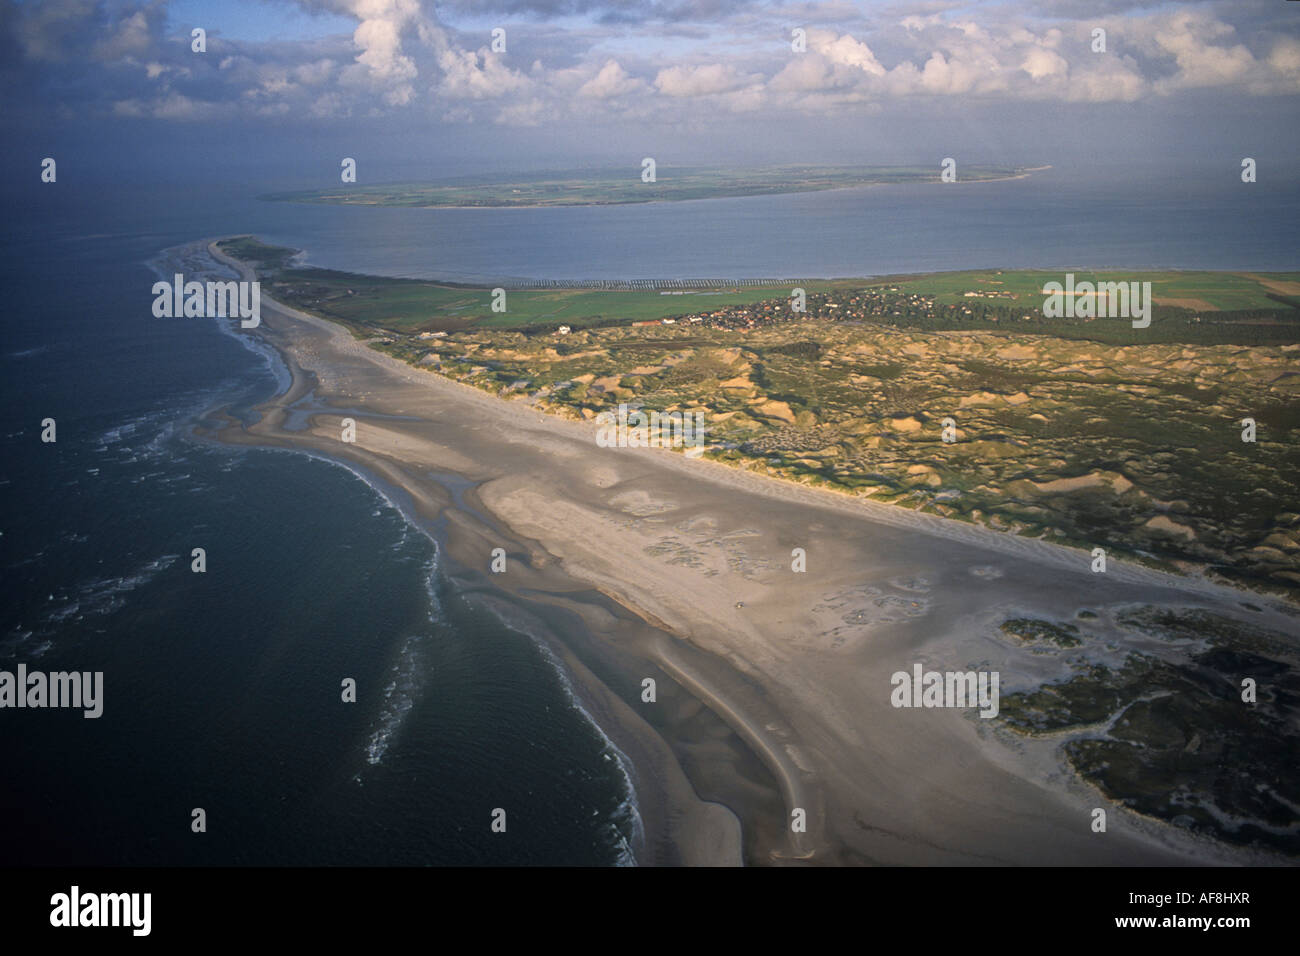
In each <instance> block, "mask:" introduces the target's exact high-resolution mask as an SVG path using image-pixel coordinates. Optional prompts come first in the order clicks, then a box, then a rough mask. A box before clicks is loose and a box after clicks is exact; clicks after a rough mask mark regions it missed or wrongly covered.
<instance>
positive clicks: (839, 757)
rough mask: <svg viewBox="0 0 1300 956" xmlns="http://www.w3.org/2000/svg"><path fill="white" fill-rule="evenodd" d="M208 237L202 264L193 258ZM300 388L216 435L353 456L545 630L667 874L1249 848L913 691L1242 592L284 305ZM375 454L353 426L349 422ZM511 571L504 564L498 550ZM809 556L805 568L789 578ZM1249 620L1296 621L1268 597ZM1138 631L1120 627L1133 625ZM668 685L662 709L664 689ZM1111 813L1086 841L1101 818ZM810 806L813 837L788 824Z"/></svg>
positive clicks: (268, 316)
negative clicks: (721, 446) (1054, 632)
mask: <svg viewBox="0 0 1300 956" xmlns="http://www.w3.org/2000/svg"><path fill="white" fill-rule="evenodd" d="M208 255H211V256H212V257H214V258H215V259H217V260H218V261H221V262H224V263H225V265H227V266H229V267H231V268H234V269H236V270H237V271H239V272H240V273H241V275H242V277H243V278H245V279H252V278H254V277H253V276H252V274H251V273H250V271H249V270H248V269H247V267H245V266H242V265H241V264H239V263H236V262H234V261H232V260H229V259H228V258H227V257H225V256H223V255H222V254H221V253H220V252H218V251H217V250H216V249H215V248H213V247H212V246H211V245H210V244H209V243H208V242H207V241H204V242H202V243H195V244H193V245H191V246H189V247H186V249H185V250H184V251H183V253H181V254H180V257H181V261H183V263H184V264H185V267H186V271H187V272H190V273H194V272H196V271H198V269H199V268H201V266H202V263H203V261H204V260H205V259H206V257H207V256H208ZM239 334H245V335H258V336H261V337H263V338H264V339H265V340H266V341H267V342H268V343H269V344H270V345H272V346H273V347H274V348H276V349H277V350H278V352H279V353H280V355H281V356H282V357H283V359H284V361H285V363H286V365H287V366H288V368H289V369H290V371H291V373H292V384H291V386H290V387H289V389H288V390H287V391H286V392H284V393H283V394H281V395H278V396H276V397H275V398H273V399H272V400H270V401H269V402H267V403H266V404H265V405H263V406H261V407H259V409H258V410H259V412H260V413H261V416H262V417H261V420H260V421H258V422H257V423H256V424H254V425H250V426H244V425H241V424H240V423H238V422H234V421H233V420H232V421H231V422H230V424H229V425H228V426H227V427H225V428H223V429H220V430H219V431H218V432H216V433H215V434H214V437H216V438H218V439H219V440H221V441H224V442H229V443H235V444H245V445H255V446H261V447H279V448H293V449H298V450H301V451H304V452H310V453H314V454H320V455H325V456H328V457H331V458H334V459H338V460H343V461H346V462H348V463H350V464H352V465H354V466H356V467H357V468H359V469H360V470H362V471H363V472H364V473H365V474H367V475H369V476H373V478H374V479H375V480H377V481H379V482H383V483H385V484H386V485H388V486H391V487H395V488H398V489H401V490H402V491H403V492H404V493H405V494H406V495H408V496H409V505H410V507H411V508H412V510H413V511H414V513H415V514H416V515H417V516H418V518H419V519H420V520H421V521H422V522H424V523H425V526H426V527H430V528H434V527H436V529H437V530H436V534H437V537H438V540H439V542H440V545H441V546H442V549H443V552H442V558H443V562H444V567H443V569H444V571H445V573H447V574H448V575H449V576H450V577H451V579H452V580H453V582H454V583H455V584H456V586H457V588H458V589H459V590H460V591H461V592H462V593H464V594H465V595H466V596H467V597H468V598H469V599H470V600H475V601H479V602H482V603H483V604H485V605H486V606H489V607H492V608H493V609H494V610H497V611H498V612H499V613H500V614H501V615H502V616H503V617H504V618H505V619H506V620H507V622H508V623H511V624H512V626H516V627H517V628H518V629H520V630H522V631H525V632H527V633H530V634H532V635H534V636H535V637H536V638H537V639H538V640H539V641H542V642H544V643H545V644H546V645H547V646H548V647H550V648H551V650H552V651H553V652H554V653H555V654H556V656H557V657H558V658H559V659H560V660H561V661H562V663H563V664H564V666H565V668H566V670H567V671H568V673H569V675H570V676H571V677H572V680H573V684H574V687H575V691H576V692H577V694H578V696H579V697H580V699H581V701H582V703H583V706H584V707H585V708H586V709H587V710H588V712H589V713H590V714H591V715H592V717H593V718H594V719H595V720H596V721H597V722H598V723H599V724H600V726H601V727H602V728H603V729H604V731H605V732H606V733H607V734H608V735H609V736H610V737H611V739H612V740H614V742H615V743H616V744H617V745H618V747H619V748H620V749H621V750H622V751H623V753H624V754H626V755H627V757H628V758H629V760H630V762H631V764H632V766H633V767H634V771H635V772H634V780H635V784H636V789H637V795H638V801H639V804H640V808H641V813H642V817H643V820H644V824H645V829H646V837H645V841H644V846H642V847H640V848H638V849H637V856H638V860H639V861H640V862H642V863H646V864H668V865H677V864H684V865H739V864H741V863H745V864H770V863H777V864H782V863H784V864H789V863H798V862H803V863H812V864H831V865H834V864H876V865H899V864H902V865H925V864H943V865H989V864H993V865H1000V864H1012V865H1025V864H1037V865H1060V864H1070V865H1151V866H1160V865H1187V864H1214V863H1248V862H1252V861H1256V860H1258V859H1260V857H1259V856H1258V855H1256V854H1254V853H1251V852H1247V851H1242V850H1236V849H1232V848H1228V847H1224V846H1220V845H1218V844H1216V843H1213V842H1211V841H1209V840H1206V839H1202V838H1197V837H1194V836H1191V835H1189V834H1188V833H1187V832H1185V831H1182V830H1180V829H1177V828H1175V827H1172V826H1168V825H1165V824H1163V823H1160V822H1158V821H1155V820H1151V819H1148V818H1145V817H1141V816H1138V815H1136V814H1134V813H1131V812H1128V811H1126V810H1124V809H1123V808H1122V807H1120V806H1118V805H1117V804H1115V803H1114V802H1113V801H1111V800H1109V799H1107V798H1106V797H1105V796H1104V795H1102V794H1101V793H1100V792H1099V791H1097V790H1096V789H1095V788H1093V787H1092V786H1090V785H1088V784H1086V783H1084V782H1083V781H1081V780H1080V779H1079V778H1078V777H1077V776H1076V775H1075V774H1074V773H1073V771H1072V770H1070V769H1069V767H1068V766H1067V765H1066V764H1065V763H1064V761H1063V759H1062V757H1061V756H1060V754H1059V746H1058V742H1056V741H1053V740H1051V739H1050V738H1048V739H1038V738H1035V739H1029V740H1026V739H1024V738H1019V737H1016V736H1014V735H1012V734H1011V733H1010V732H1009V731H1005V730H1001V729H998V728H997V727H996V724H997V721H996V720H982V719H981V718H979V717H978V716H977V715H976V713H975V712H974V711H972V710H970V709H908V708H896V707H894V706H892V705H891V700H890V697H891V694H890V692H891V683H890V676H891V674H893V673H894V672H896V671H910V670H911V669H912V667H913V665H914V664H917V663H920V664H922V665H924V666H925V667H926V668H935V669H939V670H968V669H976V668H991V669H994V670H999V669H1000V670H1001V672H1002V689H1001V692H1002V694H1003V695H1004V696H1005V695H1007V694H1008V693H1011V692H1013V691H1014V690H1016V689H1023V688H1024V687H1027V686H1031V685H1032V683H1033V682H1032V679H1031V677H1030V676H1029V675H1018V674H1017V673H1016V668H1015V666H1014V665H1013V664H1012V663H1011V662H1010V661H1009V658H1008V654H1007V650H1006V647H1005V645H1004V644H1002V643H1000V642H999V641H998V640H997V639H996V637H995V636H994V632H995V631H996V629H997V625H998V624H999V622H1001V621H1002V620H1003V619H1005V618H1006V617H1009V616H1013V615H1025V616H1038V617H1044V618H1058V619H1069V618H1072V617H1073V616H1074V615H1075V614H1076V612H1077V611H1078V610H1079V609H1082V608H1088V609H1090V610H1092V611H1094V612H1097V614H1098V615H1099V620H1100V622H1101V625H1100V626H1106V624H1107V622H1109V621H1111V620H1112V619H1113V614H1114V613H1115V609H1118V608H1121V607H1123V606H1126V605H1132V604H1136V603H1155V604H1163V605H1170V606H1197V607H1206V608H1211V609H1214V610H1215V611H1216V613H1220V614H1222V615H1224V616H1226V617H1233V618H1239V619H1243V620H1245V619H1247V615H1246V614H1245V612H1243V611H1242V610H1241V607H1240V602H1241V600H1242V599H1243V596H1244V594H1243V592H1239V591H1235V590H1232V589H1229V588H1226V587H1222V586H1219V585H1217V584H1214V583H1211V582H1208V581H1204V580H1200V579H1182V578H1178V577H1174V576H1171V575H1167V574H1163V573H1160V572H1157V571H1153V570H1149V569H1146V568H1142V567H1137V566H1132V565H1127V564H1123V563H1121V562H1118V561H1112V562H1111V564H1110V567H1109V569H1108V571H1107V572H1106V573H1105V574H1094V573H1092V571H1091V570H1090V560H1089V556H1088V554H1087V553H1086V552H1082V551H1077V550H1071V549H1066V548H1062V547H1059V546H1056V545H1052V544H1049V543H1046V542H1043V541H1037V540H1030V539H1025V538H1019V537H1014V536H1010V535H1005V534H999V533H996V532H993V531H989V530H986V529H982V528H978V527H975V526H973V525H969V524H964V523H960V522H955V521H949V520H946V519H942V518H938V517H935V516H931V515H925V514H917V513H914V512H911V511H907V510H905V509H902V508H898V507H893V506H889V505H884V504H880V503H876V502H870V501H865V500H859V499H854V498H850V497H848V496H844V495H839V494H836V493H833V492H829V491H821V490H818V489H813V488H808V487H803V486H797V485H792V484H788V483H783V482H777V481H775V480H772V479H768V478H766V477H764V476H760V475H757V474H751V473H747V472H744V471H741V470H738V469H735V468H731V467H727V466H724V465H721V464H717V463H714V462H710V461H706V460H693V459H688V458H687V457H686V456H684V455H682V454H680V453H676V452H672V451H667V450H662V449H654V448H650V449H641V448H608V447H599V446H598V445H597V443H596V441H595V435H596V429H595V426H593V425H590V424H583V423H576V422H569V421H564V420H560V419H557V418H554V417H552V416H547V415H543V414H541V413H540V412H538V411H537V410H536V409H533V408H530V407H529V406H528V405H527V404H526V403H525V402H523V401H507V400H504V399H500V398H496V397H494V396H491V395H489V394H486V393H484V392H481V391H477V390H475V389H473V388H471V387H469V386H466V385H462V384H459V383H456V382H452V381H449V380H447V379H444V378H442V377H440V376H438V375H437V374H435V373H433V372H429V371H424V370H421V369H417V368H414V367H412V366H409V365H406V364H404V363H402V362H399V361H397V360H395V359H393V358H391V357H389V356H386V355H383V354H381V353H379V352H376V351H374V350H372V349H370V348H367V347H366V346H365V345H364V344H362V343H360V342H358V341H357V340H355V339H354V338H353V337H352V336H351V335H350V334H349V333H348V332H347V331H346V330H344V329H343V328H341V327H339V326H336V325H334V324H332V323H329V322H327V321H324V320H322V319H318V318H315V317H312V316H309V315H306V314H304V313H301V312H298V311H296V310H293V309H289V308H286V307H284V306H282V305H280V304H278V303H275V302H273V301H272V300H270V299H268V298H267V297H265V296H264V297H263V299H262V320H261V325H260V327H258V328H257V329H255V330H249V331H246V332H240V333H239ZM349 418H350V419H352V420H353V421H354V422H355V442H350V443H349V442H345V441H343V440H342V435H343V431H344V429H343V422H344V419H349ZM497 548H501V549H503V550H504V552H505V554H506V561H507V564H506V570H505V571H504V572H503V573H492V572H491V571H490V570H489V566H490V563H491V561H492V555H493V551H494V549H497ZM794 549H803V551H804V552H805V553H806V561H807V565H806V567H807V570H806V571H803V572H799V571H795V570H792V552H793V550H794ZM1251 600H1255V601H1257V602H1258V603H1260V604H1263V605H1265V607H1264V609H1263V611H1262V612H1258V613H1254V614H1253V615H1251V616H1249V620H1250V621H1251V622H1252V623H1255V624H1259V625H1262V626H1267V627H1272V628H1275V629H1277V630H1281V631H1285V632H1292V631H1294V629H1295V623H1294V620H1293V619H1292V618H1291V617H1288V616H1287V615H1286V614H1285V613H1284V611H1283V610H1282V609H1281V608H1279V607H1277V606H1276V603H1275V602H1273V601H1271V600H1269V599H1262V598H1258V597H1255V598H1251ZM1115 633H1116V634H1117V635H1118V634H1119V632H1118V631H1116V632H1115ZM645 678H653V679H654V680H655V681H656V687H657V699H656V701H654V702H646V701H644V700H643V699H642V686H643V685H642V681H643V680H644V679H645ZM1096 807H1104V808H1105V809H1106V811H1107V814H1108V815H1109V821H1110V823H1109V827H1108V829H1107V832H1105V833H1095V832H1093V831H1092V829H1091V828H1090V823H1091V819H1092V816H1091V812H1092V810H1093V808H1096ZM795 811H803V814H802V815H803V816H804V817H805V818H806V829H804V830H803V831H802V832H797V831H796V830H794V829H792V826H791V821H792V814H793V813H795Z"/></svg>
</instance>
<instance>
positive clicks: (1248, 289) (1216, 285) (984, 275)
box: [873, 269, 1300, 311]
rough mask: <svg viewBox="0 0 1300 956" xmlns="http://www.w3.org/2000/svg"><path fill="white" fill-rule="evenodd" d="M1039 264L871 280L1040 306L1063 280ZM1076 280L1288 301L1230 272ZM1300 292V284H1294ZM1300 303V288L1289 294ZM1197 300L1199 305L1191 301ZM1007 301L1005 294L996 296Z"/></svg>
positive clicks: (1097, 275) (1169, 294) (1190, 295)
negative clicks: (993, 294) (1049, 288)
mask: <svg viewBox="0 0 1300 956" xmlns="http://www.w3.org/2000/svg"><path fill="white" fill-rule="evenodd" d="M1066 271H1067V270H1059V271H1053V272H1047V271H1041V270H1022V269H1016V270H1006V271H1000V270H992V271H990V270H984V271H978V272H940V273H933V274H930V275H906V276H891V277H889V278H887V279H881V280H873V281H876V282H890V283H894V284H897V285H899V286H904V287H906V288H908V289H914V290H916V291H918V292H925V293H927V294H931V295H934V296H936V297H937V298H938V300H939V301H940V302H943V303H946V304H956V303H959V302H962V301H964V297H963V293H965V292H973V291H1005V292H1010V293H1012V294H1013V295H1014V296H1015V297H1016V298H1015V299H1013V300H1009V301H1010V302H1012V303H1015V304H1025V305H1028V306H1031V307H1033V308H1035V309H1040V308H1041V306H1042V303H1043V286H1044V284H1045V283H1048V282H1059V283H1062V284H1064V282H1065V272H1066ZM1073 271H1074V282H1075V285H1078V284H1079V283H1080V282H1085V281H1086V282H1092V283H1094V284H1095V283H1097V282H1106V281H1120V280H1121V279H1122V280H1123V281H1126V282H1150V283H1151V295H1152V297H1153V298H1154V299H1155V300H1156V303H1157V305H1158V304H1160V302H1161V300H1170V299H1181V300H1187V305H1186V307H1187V308H1189V309H1192V310H1196V309H1202V308H1203V309H1204V310H1205V311H1215V310H1236V309H1277V308H1286V307H1287V303H1286V302H1282V301H1279V300H1278V299H1277V298H1273V297H1271V296H1279V295H1281V296H1282V298H1287V296H1286V295H1284V294H1282V293H1279V292H1276V291H1273V290H1271V289H1269V288H1268V287H1267V286H1265V285H1264V284H1262V283H1261V282H1259V281H1257V280H1255V279H1253V278H1250V277H1248V276H1246V275H1244V274H1241V273H1234V272H1123V273H1119V272H1090V271H1087V270H1073ZM1256 274H1257V275H1259V276H1261V277H1262V278H1263V279H1266V280H1269V281H1273V282H1279V283H1287V282H1290V283H1296V282H1297V280H1298V279H1300V273H1297V272H1274V273H1256ZM1296 291H1297V293H1300V288H1297V290H1296ZM1289 297H1290V298H1292V299H1294V300H1295V303H1296V304H1297V305H1300V294H1293V295H1291V296H1289ZM1191 300H1199V302H1202V303H1204V305H1203V306H1200V305H1194V304H1192V302H1191ZM998 301H1007V300H998Z"/></svg>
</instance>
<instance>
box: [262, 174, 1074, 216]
mask: <svg viewBox="0 0 1300 956" xmlns="http://www.w3.org/2000/svg"><path fill="white" fill-rule="evenodd" d="M1048 168H1050V167H1047V166H1031V167H1022V166H959V167H957V170H956V176H957V179H956V182H958V183H961V182H993V181H996V180H1003V179H1017V178H1021V177H1024V176H1028V175H1029V174H1030V173H1032V172H1035V171H1037V170H1041V169H1048ZM940 174H941V170H940V168H939V166H938V165H937V164H936V165H934V166H768V167H760V168H728V169H721V168H703V167H673V166H660V167H659V168H658V170H657V171H656V177H655V181H654V182H648V183H647V182H642V180H641V168H640V167H639V166H634V167H626V168H619V169H592V170H566V171H561V172H546V173H535V174H532V175H525V176H523V177H518V178H515V179H512V180H510V181H508V182H500V181H496V180H494V179H493V178H492V177H490V176H472V177H463V178H459V179H446V180H441V181H438V182H429V183H380V184H378V185H370V186H359V185H349V184H340V185H339V186H334V187H331V188H329V189H314V190H305V191H297V192H281V193H268V194H266V195H263V196H260V197H259V198H260V199H265V200H268V201H272V202H305V203H329V204H333V205H352V206H406V207H410V208H431V207H453V208H454V207H509V206H520V207H525V206H608V205H625V204H629V203H646V202H682V201H685V200H691V199H725V198H737V197H744V196H773V195H779V194H783V193H804V192H820V191H822V190H826V189H848V188H853V187H858V186H883V185H890V184H894V185H897V184H901V183H938V182H941V179H940ZM516 176H517V174H516Z"/></svg>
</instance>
